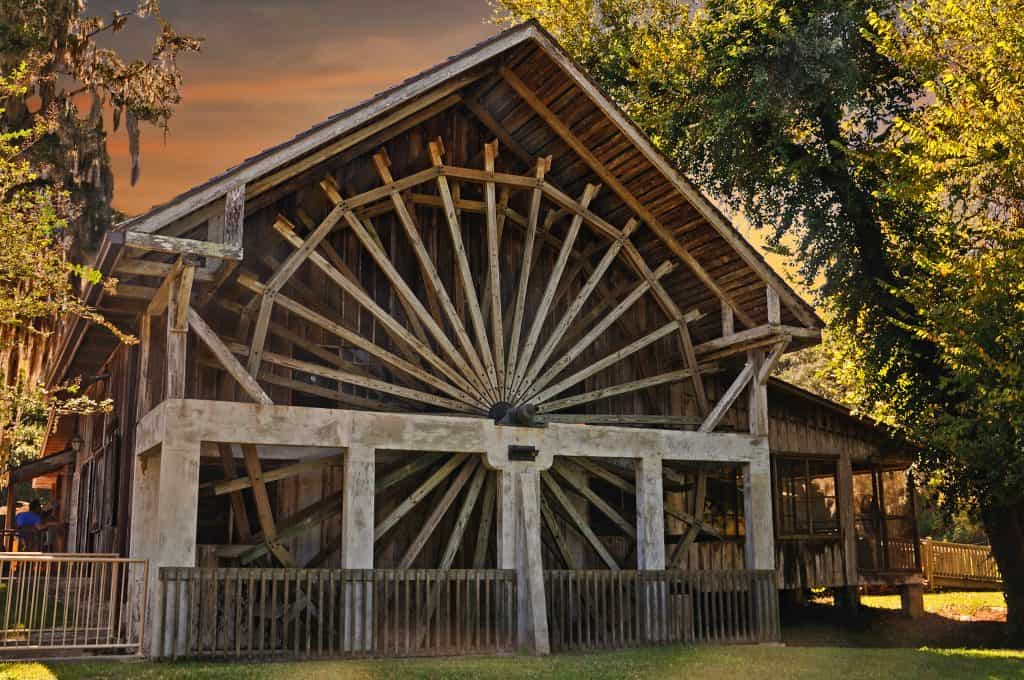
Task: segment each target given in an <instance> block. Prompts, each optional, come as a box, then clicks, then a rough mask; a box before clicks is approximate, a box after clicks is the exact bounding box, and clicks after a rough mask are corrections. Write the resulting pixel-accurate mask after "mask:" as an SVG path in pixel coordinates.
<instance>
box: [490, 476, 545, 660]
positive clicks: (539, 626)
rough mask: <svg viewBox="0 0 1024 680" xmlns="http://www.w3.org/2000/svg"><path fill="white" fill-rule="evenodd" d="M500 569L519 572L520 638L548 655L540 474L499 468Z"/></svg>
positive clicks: (529, 647) (533, 649)
mask: <svg viewBox="0 0 1024 680" xmlns="http://www.w3.org/2000/svg"><path fill="white" fill-rule="evenodd" d="M497 515H498V517H497V533H498V568H499V569H514V570H515V571H516V609H517V621H516V626H517V639H518V641H519V645H520V646H521V647H523V648H524V649H526V650H528V651H530V652H533V653H535V654H548V653H549V652H550V651H551V649H550V641H549V639H548V615H547V604H546V602H545V599H544V563H543V557H542V555H541V541H540V521H541V516H540V476H539V475H538V473H537V472H532V471H531V472H523V471H519V470H499V471H498V513H497Z"/></svg>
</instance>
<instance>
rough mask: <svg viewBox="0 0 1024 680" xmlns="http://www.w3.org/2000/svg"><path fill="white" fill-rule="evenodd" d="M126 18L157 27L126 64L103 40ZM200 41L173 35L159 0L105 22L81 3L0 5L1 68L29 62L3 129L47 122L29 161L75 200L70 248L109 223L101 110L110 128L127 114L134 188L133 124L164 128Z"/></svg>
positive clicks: (11, 1)
mask: <svg viewBox="0 0 1024 680" xmlns="http://www.w3.org/2000/svg"><path fill="white" fill-rule="evenodd" d="M129 19H134V20H136V21H141V20H146V21H149V22H155V23H156V24H157V27H158V30H157V34H156V38H155V40H154V42H153V46H152V49H151V50H150V54H149V57H148V58H146V59H135V60H131V61H128V60H125V59H124V58H123V57H122V56H121V55H120V54H119V53H118V52H117V51H116V50H114V49H110V48H107V47H103V46H101V44H100V41H101V40H102V39H103V38H104V37H106V36H107V35H109V34H113V33H118V32H120V31H122V30H124V29H125V28H126V26H127V25H128V22H129ZM200 44H201V40H200V39H197V38H194V37H192V36H187V35H179V34H178V33H177V32H175V30H174V28H173V27H172V26H171V25H170V24H169V23H168V22H167V21H165V20H164V19H163V17H162V15H161V14H160V7H159V3H158V2H157V1H156V0H139V2H137V4H136V7H135V9H134V10H132V11H130V12H120V11H115V12H113V13H112V15H111V16H110V17H109V19H105V18H103V17H99V16H90V15H87V14H86V13H85V3H83V2H80V0H6V1H5V2H3V3H0V54H3V59H2V62H0V63H2V64H3V65H4V66H5V67H7V68H10V67H12V66H14V65H15V64H19V63H26V64H29V66H30V68H29V76H30V77H29V79H28V80H27V81H26V89H25V91H24V92H23V93H22V94H21V95H19V96H16V97H13V96H9V97H8V98H7V99H8V101H7V111H6V115H5V127H6V129H12V130H18V129H23V128H28V127H31V125H32V124H33V120H34V118H35V117H37V116H38V115H43V116H46V117H48V118H50V119H51V121H52V125H51V126H50V127H49V129H48V130H47V133H46V134H45V135H43V136H41V138H40V139H39V140H38V141H37V143H36V144H35V145H34V146H33V148H32V150H31V152H30V155H31V160H32V162H33V164H34V166H35V167H36V168H38V169H43V168H46V170H47V176H48V178H49V179H50V180H55V181H56V182H57V183H59V184H60V185H61V186H62V187H63V188H64V189H65V190H66V191H67V192H68V193H69V195H70V198H71V200H72V201H73V202H74V204H75V206H76V211H75V214H74V215H72V216H71V217H72V219H71V223H70V225H69V226H70V230H71V233H72V234H73V235H74V236H75V237H76V241H75V242H74V243H73V244H72V245H73V246H74V247H75V248H82V249H87V248H90V247H92V246H94V245H95V243H96V241H97V240H98V238H99V237H100V236H101V235H102V233H103V230H105V229H106V228H108V227H110V226H111V223H112V219H113V210H112V208H111V205H110V203H111V200H112V198H113V189H114V183H113V175H112V173H111V170H110V157H109V155H108V154H107V133H106V131H105V130H104V124H103V111H104V109H105V108H109V109H112V110H113V121H114V130H115V131H116V130H117V129H118V127H119V126H120V123H121V120H122V119H124V122H125V127H126V129H127V134H128V146H129V152H130V155H131V166H132V178H131V181H132V184H134V183H135V181H136V180H137V179H138V175H139V134H140V127H139V124H140V123H143V122H146V123H151V124H153V125H156V126H157V127H159V128H160V129H161V130H163V131H164V132H166V131H167V129H168V123H169V121H170V118H171V116H172V114H173V111H174V107H175V106H176V105H177V104H178V103H179V102H180V100H181V97H180V94H179V89H180V87H181V73H180V71H179V69H178V64H177V62H178V57H179V55H181V54H183V53H189V52H195V51H198V50H199V47H200ZM36 100H37V101H38V103H36ZM83 102H88V103H89V104H88V109H87V110H85V111H83V110H80V109H79V106H80V104H81V103H83Z"/></svg>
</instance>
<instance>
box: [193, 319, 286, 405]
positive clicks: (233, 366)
mask: <svg viewBox="0 0 1024 680" xmlns="http://www.w3.org/2000/svg"><path fill="white" fill-rule="evenodd" d="M188 322H189V325H190V326H191V327H192V330H194V331H195V332H196V335H197V336H199V339H200V340H202V341H203V344H205V345H206V347H207V348H208V349H209V350H210V352H212V353H213V356H214V357H216V358H217V361H218V362H220V365H221V366H222V367H223V368H224V370H225V371H227V372H228V375H230V376H231V377H232V378H234V379H235V382H237V383H238V384H239V386H240V387H241V388H242V389H243V390H245V393H246V394H248V395H249V398H251V399H252V400H253V401H254V402H256V403H257V404H266V405H267V406H273V404H274V402H273V401H272V400H271V399H270V397H269V396H267V393H266V392H264V391H263V388H262V387H260V384H259V383H258V382H256V379H255V378H254V377H252V375H250V374H249V373H247V372H246V370H245V367H244V366H242V364H241V363H239V361H238V359H236V358H235V357H234V355H233V354H232V353H231V350H229V349H228V348H227V346H226V345H225V344H224V343H223V342H222V341H221V339H220V338H219V337H218V336H217V334H216V333H215V332H214V331H213V329H212V328H210V326H209V325H207V323H206V321H204V320H203V318H202V317H201V316H199V312H197V311H196V310H195V309H193V308H192V307H189V308H188Z"/></svg>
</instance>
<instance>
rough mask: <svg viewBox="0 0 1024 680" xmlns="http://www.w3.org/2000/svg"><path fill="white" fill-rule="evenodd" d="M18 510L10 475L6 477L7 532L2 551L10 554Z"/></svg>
mask: <svg viewBox="0 0 1024 680" xmlns="http://www.w3.org/2000/svg"><path fill="white" fill-rule="evenodd" d="M17 510H18V501H17V498H16V497H15V495H14V480H13V479H11V478H10V474H8V477H7V515H6V519H5V524H4V529H5V530H6V531H7V532H8V533H7V536H6V538H5V539H4V550H6V551H8V552H10V551H11V550H13V549H14V534H13V533H11V532H13V531H14V527H15V524H14V517H15V513H16V512H17Z"/></svg>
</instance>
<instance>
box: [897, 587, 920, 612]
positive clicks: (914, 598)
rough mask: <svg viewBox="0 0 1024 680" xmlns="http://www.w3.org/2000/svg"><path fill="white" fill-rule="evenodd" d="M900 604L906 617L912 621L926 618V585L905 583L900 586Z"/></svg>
mask: <svg viewBox="0 0 1024 680" xmlns="http://www.w3.org/2000/svg"><path fill="white" fill-rule="evenodd" d="M900 604H901V605H902V609H903V614H904V615H906V616H909V617H910V618H912V619H918V618H921V617H922V616H924V584H923V583H905V584H903V585H902V586H900Z"/></svg>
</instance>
